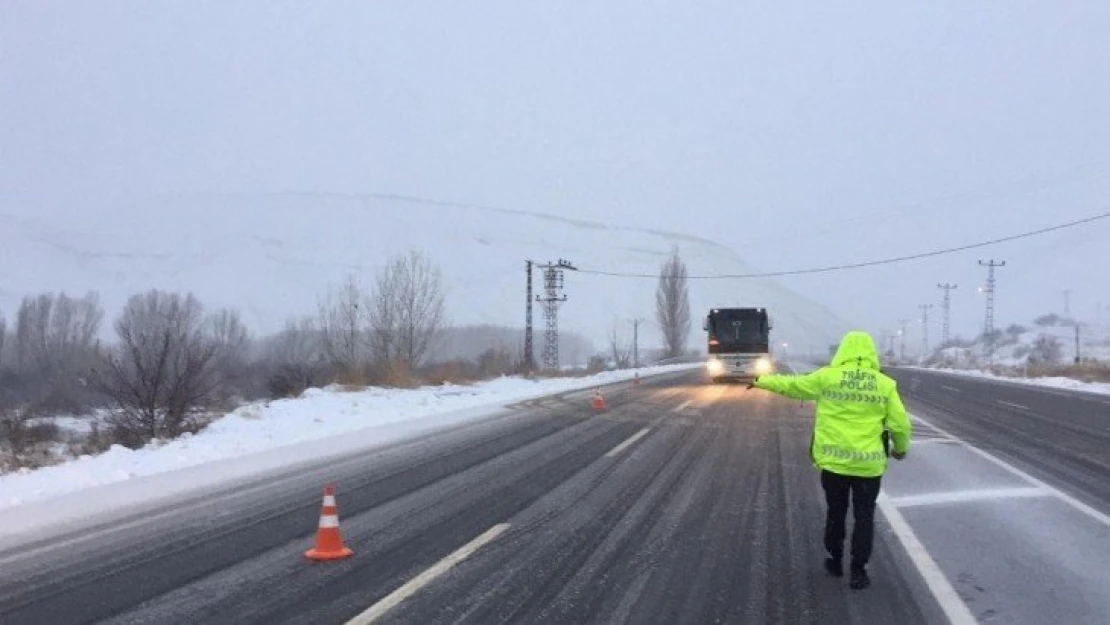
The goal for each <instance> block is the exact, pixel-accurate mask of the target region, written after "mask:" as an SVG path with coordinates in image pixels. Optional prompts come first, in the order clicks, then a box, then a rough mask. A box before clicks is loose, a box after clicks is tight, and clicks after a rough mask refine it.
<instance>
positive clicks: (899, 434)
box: [884, 386, 913, 454]
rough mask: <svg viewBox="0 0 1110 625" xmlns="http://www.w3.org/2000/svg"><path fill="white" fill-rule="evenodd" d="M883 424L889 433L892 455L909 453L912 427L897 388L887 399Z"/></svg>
mask: <svg viewBox="0 0 1110 625" xmlns="http://www.w3.org/2000/svg"><path fill="white" fill-rule="evenodd" d="M884 424H885V425H886V429H887V430H889V431H890V440H891V441H892V442H893V443H894V445H893V447H894V453H897V454H905V453H906V452H907V451H909V450H910V434H912V433H913V426H912V425H911V424H910V418H909V416H908V415H907V414H906V407H905V406H904V405H903V404H902V398H901V397H900V396H899V395H898V387H897V386H895V387H894V390H893V391H891V392H890V396H889V397H887V403H886V419H885V421H884Z"/></svg>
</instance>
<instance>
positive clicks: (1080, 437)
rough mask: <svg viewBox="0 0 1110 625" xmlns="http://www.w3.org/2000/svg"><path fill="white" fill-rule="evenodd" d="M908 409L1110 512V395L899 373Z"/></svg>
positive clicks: (925, 373) (895, 374)
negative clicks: (924, 415) (925, 415)
mask: <svg viewBox="0 0 1110 625" xmlns="http://www.w3.org/2000/svg"><path fill="white" fill-rule="evenodd" d="M889 373H891V374H892V375H893V377H895V378H896V379H897V380H898V382H899V389H900V390H901V393H902V396H903V399H905V400H906V402H907V407H908V408H909V409H910V410H911V411H913V412H917V413H920V414H927V415H928V418H929V421H930V422H931V423H934V424H935V425H937V426H940V427H942V428H944V429H945V430H948V431H950V432H951V433H952V434H954V435H956V436H958V437H960V438H961V439H963V440H965V441H967V442H969V443H971V444H973V445H975V446H976V447H978V448H979V449H982V450H984V451H987V452H989V453H991V454H993V455H995V456H998V457H1000V458H1002V459H1004V460H1006V461H1008V462H1012V463H1014V464H1015V465H1018V466H1020V467H1021V468H1022V469H1024V470H1026V471H1029V472H1031V473H1032V474H1034V475H1036V476H1037V477H1038V478H1040V479H1043V480H1045V481H1047V482H1049V483H1050V484H1053V485H1054V486H1057V487H1059V488H1061V489H1063V490H1065V491H1067V492H1068V493H1069V494H1070V495H1072V496H1074V497H1077V498H1078V499H1081V500H1082V501H1084V502H1086V503H1087V504H1089V505H1091V506H1093V507H1095V508H1097V509H1100V510H1102V511H1103V512H1110V395H1099V394H1094V393H1085V392H1077V391H1068V390H1061V389H1054V388H1045V387H1035V386H1028V385H1024V384H1019V383H1014V382H1000V381H994V380H990V379H982V378H973V377H966V376H960V375H951V374H945V373H938V372H931V371H923V370H916V369H894V370H893V371H891V372H889Z"/></svg>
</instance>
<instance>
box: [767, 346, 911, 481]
mask: <svg viewBox="0 0 1110 625" xmlns="http://www.w3.org/2000/svg"><path fill="white" fill-rule="evenodd" d="M755 386H757V387H758V388H762V389H766V390H768V391H771V392H773V393H778V394H779V395H784V396H786V397H790V398H793V399H803V400H810V401H816V402H817V419H816V422H815V423H814V428H813V443H812V447H811V450H810V453H811V455H812V457H813V462H814V464H816V465H817V466H818V467H819V468H821V469H824V470H826V471H831V472H832V473H837V474H840V475H851V476H856V477H878V476H880V475H882V474H883V472H884V471H885V470H886V451H885V449H884V446H883V430H884V429H886V430H888V431H889V432H890V439H891V446H892V447H893V451H896V452H899V453H906V452H907V451H908V450H909V445H910V433H911V426H910V420H909V418H908V417H907V416H906V408H905V406H903V405H902V399H901V398H900V397H899V396H898V388H897V383H896V382H895V381H894V380H892V379H890V378H889V377H887V376H886V375H884V374H883V373H882V372H880V371H879V354H878V352H877V351H876V350H875V342H874V341H873V340H872V339H871V335H869V334H867V333H866V332H849V333H848V334H846V335H845V336H844V339H843V340H842V341H841V342H840V347H839V348H838V349H837V351H836V356H834V357H833V359H832V364H830V365H829V366H827V367H822V368H821V369H818V370H817V371H814V372H812V373H808V374H806V375H764V376H760V377H759V379H757V380H756V382H755Z"/></svg>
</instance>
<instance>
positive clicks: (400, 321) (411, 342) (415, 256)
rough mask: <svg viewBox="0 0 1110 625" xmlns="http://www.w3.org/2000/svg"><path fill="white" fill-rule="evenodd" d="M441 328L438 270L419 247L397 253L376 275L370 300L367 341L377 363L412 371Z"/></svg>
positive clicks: (442, 320)
mask: <svg viewBox="0 0 1110 625" xmlns="http://www.w3.org/2000/svg"><path fill="white" fill-rule="evenodd" d="M443 326H444V303H443V279H442V274H441V273H440V270H439V269H438V268H437V267H435V266H434V265H433V264H432V263H431V261H430V260H429V259H428V258H427V257H426V256H425V255H424V253H423V252H421V251H419V250H415V249H414V250H412V251H410V252H409V253H408V254H402V255H399V256H395V257H394V258H393V259H392V260H391V261H390V262H389V264H388V265H387V266H386V268H385V269H384V270H383V271H382V272H381V273H379V274H378V278H377V283H376V285H375V290H374V294H373V298H372V300H371V302H370V337H371V345H372V347H373V351H374V355H375V357H376V358H377V360H378V361H379V363H380V364H383V365H386V366H387V367H391V368H392V367H398V368H401V369H403V370H404V371H406V372H411V371H412V370H413V368H415V367H417V366H419V365H420V363H421V362H422V361H423V359H424V357H425V356H426V355H427V352H428V348H429V346H430V345H431V343H432V340H433V339H435V338H436V336H437V335H438V334H439V332H440V331H441V330H442V329H443Z"/></svg>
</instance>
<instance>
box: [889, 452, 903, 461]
mask: <svg viewBox="0 0 1110 625" xmlns="http://www.w3.org/2000/svg"><path fill="white" fill-rule="evenodd" d="M890 456H891V457H892V458H894V459H895V460H901V459H902V458H905V457H906V452H904V451H892V452H890Z"/></svg>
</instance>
